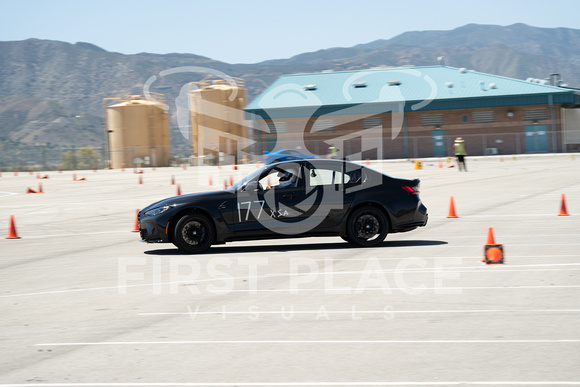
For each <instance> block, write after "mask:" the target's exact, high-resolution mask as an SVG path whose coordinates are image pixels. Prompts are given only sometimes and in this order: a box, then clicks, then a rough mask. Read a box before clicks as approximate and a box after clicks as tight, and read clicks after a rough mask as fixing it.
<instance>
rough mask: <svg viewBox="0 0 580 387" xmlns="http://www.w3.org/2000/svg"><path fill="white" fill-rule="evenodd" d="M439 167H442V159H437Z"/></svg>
mask: <svg viewBox="0 0 580 387" xmlns="http://www.w3.org/2000/svg"><path fill="white" fill-rule="evenodd" d="M439 168H443V160H441V159H439Z"/></svg>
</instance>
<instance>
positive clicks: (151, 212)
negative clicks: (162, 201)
mask: <svg viewBox="0 0 580 387" xmlns="http://www.w3.org/2000/svg"><path fill="white" fill-rule="evenodd" d="M170 208H173V206H163V207H156V208H152V209H150V210H149V211H145V213H144V214H145V216H155V215H159V214H162V213H164V212H165V211H167V210H169V209H170Z"/></svg>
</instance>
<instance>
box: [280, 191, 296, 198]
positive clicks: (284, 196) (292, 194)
mask: <svg viewBox="0 0 580 387" xmlns="http://www.w3.org/2000/svg"><path fill="white" fill-rule="evenodd" d="M282 197H283V198H284V199H294V198H295V197H296V194H295V193H293V192H291V193H285V194H283V195H282Z"/></svg>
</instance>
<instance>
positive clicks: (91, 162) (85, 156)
mask: <svg viewBox="0 0 580 387" xmlns="http://www.w3.org/2000/svg"><path fill="white" fill-rule="evenodd" d="M100 161H101V154H100V153H99V152H97V151H96V150H94V149H93V147H92V146H85V147H83V148H81V149H79V150H78V151H76V152H73V151H68V152H65V153H63V154H62V162H61V165H62V168H63V169H90V168H93V167H97V166H98V165H99V163H100Z"/></svg>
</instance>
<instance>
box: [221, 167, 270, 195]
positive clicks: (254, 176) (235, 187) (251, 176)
mask: <svg viewBox="0 0 580 387" xmlns="http://www.w3.org/2000/svg"><path fill="white" fill-rule="evenodd" d="M265 169H266V167H262V168H260V169H258V170H257V171H255V172H253V173H251V174H249V175H248V176H246V177H244V178H243V179H242V180H240V181H238V182H236V184H234V185H232V186H231V187H230V188H229V189H228V191H229V190H233V191H237V190H239V189H240V188H241V187H243V186H244V185H246V184H247V183H248V182H249V181H252V180H255V181H258V180H259V178H260V174H261V173H262V172H264V170H265Z"/></svg>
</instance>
